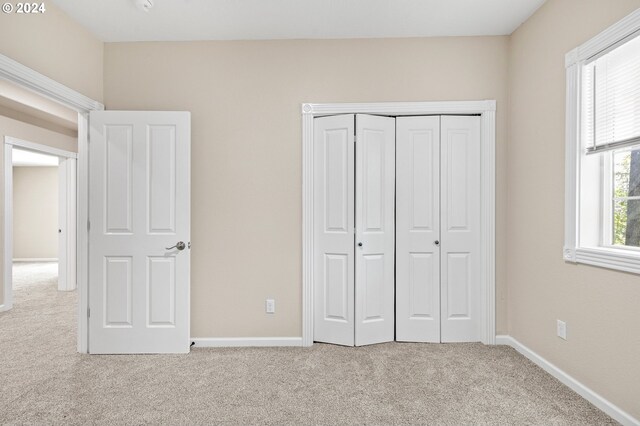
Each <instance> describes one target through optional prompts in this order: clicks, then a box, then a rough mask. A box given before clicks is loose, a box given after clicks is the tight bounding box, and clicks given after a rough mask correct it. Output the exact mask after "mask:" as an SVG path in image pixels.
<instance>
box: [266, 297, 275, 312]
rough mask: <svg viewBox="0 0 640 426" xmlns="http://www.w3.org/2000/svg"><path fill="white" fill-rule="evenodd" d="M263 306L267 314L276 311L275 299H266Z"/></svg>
mask: <svg viewBox="0 0 640 426" xmlns="http://www.w3.org/2000/svg"><path fill="white" fill-rule="evenodd" d="M265 308H266V311H267V313H268V314H275V313H276V301H275V299H267V301H266V303H265Z"/></svg>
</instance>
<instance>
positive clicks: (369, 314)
mask: <svg viewBox="0 0 640 426" xmlns="http://www.w3.org/2000/svg"><path fill="white" fill-rule="evenodd" d="M354 135H355V137H354ZM314 149H315V152H314V158H315V164H314V173H315V176H314V180H315V188H314V245H315V250H314V251H315V259H314V340H315V341H318V342H325V343H334V344H339V345H346V346H354V345H356V346H359V345H367V344H373V343H380V342H388V341H392V340H393V339H394V314H393V312H394V258H393V257H394V244H395V242H394V238H395V237H394V223H395V222H394V221H395V218H394V210H395V204H394V198H395V192H394V183H395V120H394V119H393V118H389V117H378V116H370V115H355V116H354V115H353V114H349V115H337V116H331V117H321V118H316V119H315V120H314Z"/></svg>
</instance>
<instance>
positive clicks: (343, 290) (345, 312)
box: [313, 114, 354, 346]
mask: <svg viewBox="0 0 640 426" xmlns="http://www.w3.org/2000/svg"><path fill="white" fill-rule="evenodd" d="M313 127H314V150H315V151H314V161H315V163H314V165H313V167H314V174H315V176H314V180H315V188H314V246H315V247H314V249H315V258H314V265H313V274H314V331H313V335H314V340H315V341H317V342H325V343H334V344H338V345H346V346H353V345H354V258H353V251H354V247H353V246H354V230H353V229H354V143H353V135H354V116H353V115H352V114H349V115H338V116H332V117H321V118H316V119H315V120H314V123H313Z"/></svg>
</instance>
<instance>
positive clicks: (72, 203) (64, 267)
mask: <svg viewBox="0 0 640 426" xmlns="http://www.w3.org/2000/svg"><path fill="white" fill-rule="evenodd" d="M76 211H77V206H76V159H75V158H63V157H60V160H59V163H58V290H60V291H72V290H75V289H76Z"/></svg>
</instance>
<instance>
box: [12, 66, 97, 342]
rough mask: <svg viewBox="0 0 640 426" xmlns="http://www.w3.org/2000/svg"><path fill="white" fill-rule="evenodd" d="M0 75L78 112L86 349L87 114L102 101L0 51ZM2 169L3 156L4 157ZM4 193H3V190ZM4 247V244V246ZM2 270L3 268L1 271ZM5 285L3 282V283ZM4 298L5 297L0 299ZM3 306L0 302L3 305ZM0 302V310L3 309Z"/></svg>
mask: <svg viewBox="0 0 640 426" xmlns="http://www.w3.org/2000/svg"><path fill="white" fill-rule="evenodd" d="M0 78H2V79H4V80H8V81H10V82H12V83H14V84H17V85H18V86H21V87H24V88H26V89H29V90H31V91H32V92H35V93H37V94H39V95H41V96H45V97H47V98H49V99H52V100H54V101H56V102H58V103H60V104H62V105H64V106H66V107H68V108H71V109H73V110H74V111H77V112H78V154H77V158H78V163H77V167H78V175H77V185H78V198H77V202H78V211H77V219H78V226H77V230H78V233H77V242H78V245H77V262H76V263H77V268H78V275H77V279H78V299H79V301H78V352H81V353H87V351H88V348H89V334H88V333H89V331H88V317H87V314H88V309H89V299H88V288H87V286H88V277H89V269H88V263H89V242H88V241H89V240H88V229H87V224H88V218H89V186H88V179H89V169H88V164H87V160H88V157H87V155H88V135H89V134H88V131H89V126H88V114H89V111H94V110H103V109H104V105H103V104H101V103H100V102H98V101H95V100H93V99H91V98H89V97H87V96H84V95H83V94H81V93H78V92H76V91H75V90H73V89H70V88H69V87H67V86H65V85H63V84H60V83H58V82H57V81H55V80H52V79H51V78H49V77H47V76H45V75H42V74H40V73H39V72H37V71H35V70H32V69H31V68H29V67H26V66H24V65H22V64H20V63H19V62H16V61H14V60H13V59H11V58H9V57H7V56H5V55H2V54H0ZM5 169H6V159H5ZM5 197H6V194H5ZM5 247H6V246H5ZM5 273H6V271H5ZM3 287H5V288H6V286H3ZM3 300H6V299H3ZM3 306H4V305H3ZM3 306H0V311H2V310H3V309H4V307H3Z"/></svg>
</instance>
